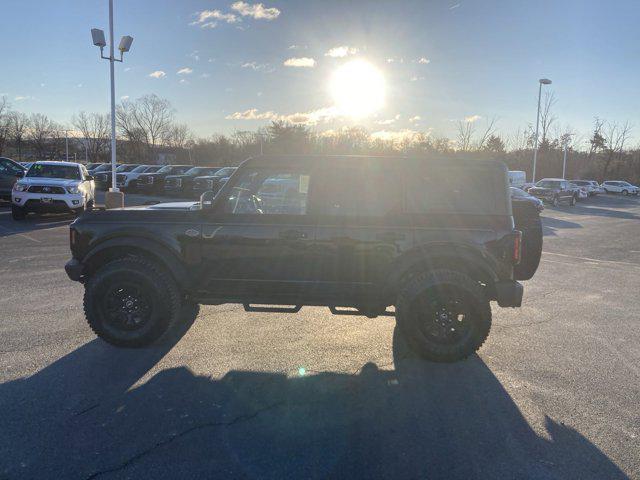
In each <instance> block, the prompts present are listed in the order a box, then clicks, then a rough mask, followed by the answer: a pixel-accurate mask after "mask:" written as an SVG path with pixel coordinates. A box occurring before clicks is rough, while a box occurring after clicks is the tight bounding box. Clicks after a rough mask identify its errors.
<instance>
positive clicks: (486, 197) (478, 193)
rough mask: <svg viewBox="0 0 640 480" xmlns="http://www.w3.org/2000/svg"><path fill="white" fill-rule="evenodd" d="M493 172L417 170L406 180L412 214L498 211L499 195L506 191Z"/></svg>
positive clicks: (408, 202) (447, 169)
mask: <svg viewBox="0 0 640 480" xmlns="http://www.w3.org/2000/svg"><path fill="white" fill-rule="evenodd" d="M503 181H504V180H501V179H500V177H499V176H498V175H497V174H496V172H495V170H492V169H480V168H477V169H471V168H459V167H455V166H451V167H439V166H438V167H436V166H432V167H427V166H425V167H418V168H417V169H416V170H415V171H410V172H409V175H408V178H407V211H408V212H409V213H418V214H422V213H449V212H457V213H468V214H476V213H478V214H482V213H487V212H491V211H494V210H495V208H496V192H498V191H499V189H504V187H503V186H502V185H504V184H503V183H502V182H503Z"/></svg>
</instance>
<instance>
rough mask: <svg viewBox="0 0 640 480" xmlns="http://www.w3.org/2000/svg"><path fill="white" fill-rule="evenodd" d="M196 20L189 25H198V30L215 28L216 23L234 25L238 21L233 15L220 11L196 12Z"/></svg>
mask: <svg viewBox="0 0 640 480" xmlns="http://www.w3.org/2000/svg"><path fill="white" fill-rule="evenodd" d="M196 15H197V16H198V18H197V19H196V20H194V21H193V22H191V23H190V24H189V25H199V26H200V28H215V27H216V26H217V25H218V21H221V22H226V23H236V22H239V21H240V19H239V18H238V16H237V15H236V14H235V13H222V12H221V11H220V10H203V11H201V12H197V13H196Z"/></svg>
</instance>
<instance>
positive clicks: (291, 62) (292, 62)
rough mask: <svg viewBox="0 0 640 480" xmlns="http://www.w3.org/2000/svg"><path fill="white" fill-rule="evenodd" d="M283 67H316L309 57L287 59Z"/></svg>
mask: <svg viewBox="0 0 640 480" xmlns="http://www.w3.org/2000/svg"><path fill="white" fill-rule="evenodd" d="M283 65H284V66H285V67H304V68H313V67H315V66H316V61H315V60H314V59H313V58H309V57H298V58H289V59H287V60H285V61H284V63H283Z"/></svg>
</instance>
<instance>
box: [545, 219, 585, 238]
mask: <svg viewBox="0 0 640 480" xmlns="http://www.w3.org/2000/svg"><path fill="white" fill-rule="evenodd" d="M540 219H541V220H542V234H543V236H549V235H552V236H555V235H556V230H558V229H564V228H582V225H580V224H579V223H576V222H569V221H568V220H561V219H559V218H553V217H546V216H543V215H541V216H540Z"/></svg>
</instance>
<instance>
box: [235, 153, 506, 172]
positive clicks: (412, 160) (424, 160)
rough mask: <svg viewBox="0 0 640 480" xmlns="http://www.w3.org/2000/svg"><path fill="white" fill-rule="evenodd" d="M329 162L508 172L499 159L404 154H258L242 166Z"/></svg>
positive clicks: (302, 164) (300, 164)
mask: <svg viewBox="0 0 640 480" xmlns="http://www.w3.org/2000/svg"><path fill="white" fill-rule="evenodd" d="M321 161H322V162H327V164H329V165H330V166H335V165H337V164H340V163H345V164H352V165H357V164H358V163H360V164H363V163H367V162H371V161H374V162H376V163H378V162H382V163H386V162H388V163H389V165H390V166H391V165H393V164H396V165H397V164H398V163H401V162H402V163H405V164H431V165H434V166H445V167H446V166H458V167H473V166H475V167H477V166H483V167H487V168H499V169H500V170H503V171H504V172H507V171H508V170H507V167H506V165H505V164H504V163H503V162H501V161H499V160H484V159H482V160H480V159H475V158H471V157H469V158H463V157H459V158H447V157H444V156H442V157H438V156H429V157H402V156H382V155H258V156H255V157H249V158H248V159H246V160H245V161H244V162H242V164H241V166H242V167H247V166H253V167H257V166H276V165H278V166H297V165H299V166H304V165H313V164H318V162H321Z"/></svg>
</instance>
